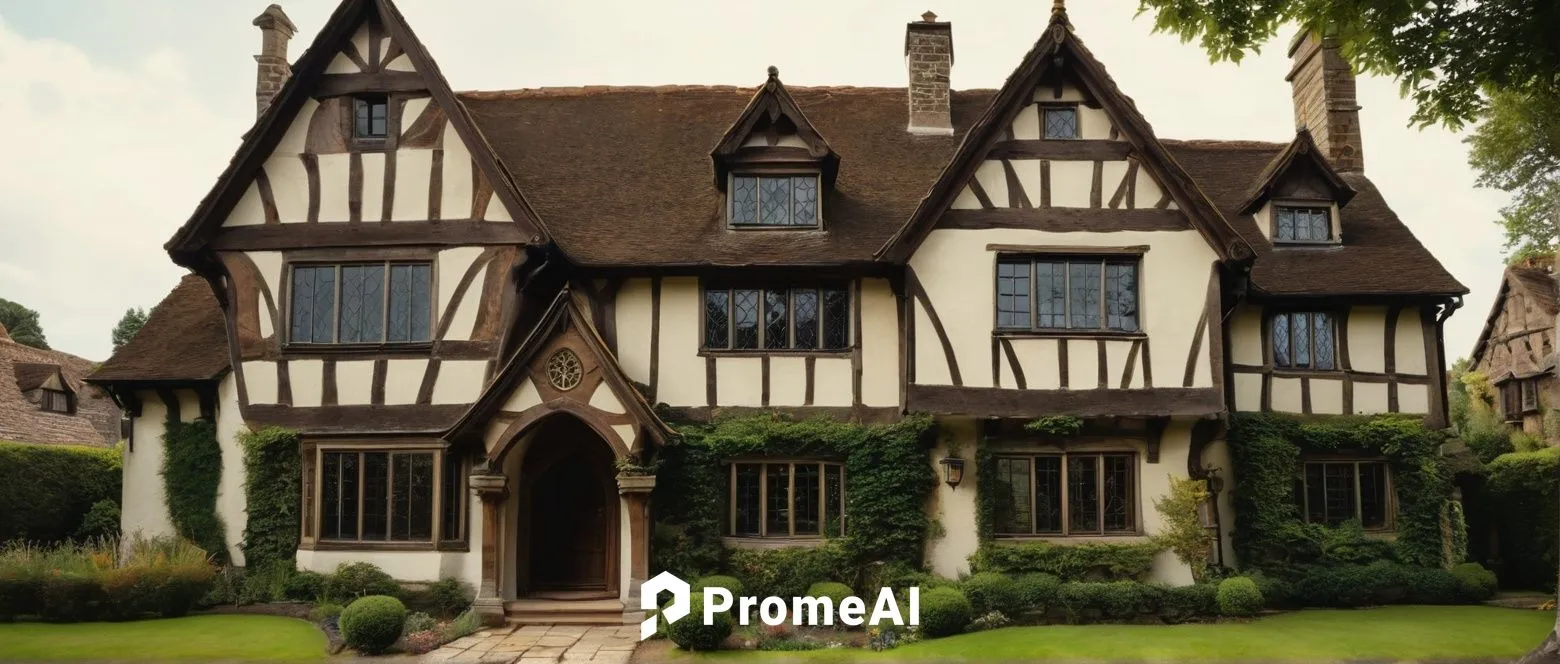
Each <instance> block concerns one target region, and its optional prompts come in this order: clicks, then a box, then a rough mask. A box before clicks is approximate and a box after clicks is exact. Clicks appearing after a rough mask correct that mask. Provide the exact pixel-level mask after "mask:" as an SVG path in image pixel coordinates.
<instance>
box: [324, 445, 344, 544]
mask: <svg viewBox="0 0 1560 664" xmlns="http://www.w3.org/2000/svg"><path fill="white" fill-rule="evenodd" d="M341 457H342V455H340V454H336V453H332V452H327V453H326V454H325V461H324V463H323V464H321V471H322V474H323V475H324V483H323V485H322V486H321V487H320V537H321V538H322V539H340V538H341Z"/></svg>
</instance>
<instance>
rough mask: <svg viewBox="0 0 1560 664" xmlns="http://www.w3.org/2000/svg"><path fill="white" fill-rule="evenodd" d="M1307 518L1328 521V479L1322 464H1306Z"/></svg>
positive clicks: (1321, 521)
mask: <svg viewBox="0 0 1560 664" xmlns="http://www.w3.org/2000/svg"><path fill="white" fill-rule="evenodd" d="M1305 487H1306V488H1305V520H1306V521H1307V522H1309V523H1326V522H1327V481H1326V474H1325V473H1323V469H1322V464H1319V463H1308V464H1306V465H1305Z"/></svg>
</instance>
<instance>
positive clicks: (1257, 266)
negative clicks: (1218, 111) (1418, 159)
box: [1165, 141, 1468, 296]
mask: <svg viewBox="0 0 1560 664" xmlns="http://www.w3.org/2000/svg"><path fill="white" fill-rule="evenodd" d="M1165 145H1166V146H1167V147H1168V148H1169V149H1170V152H1171V154H1173V155H1175V159H1176V161H1178V162H1180V163H1181V164H1182V165H1183V166H1185V167H1186V170H1187V172H1188V173H1190V174H1191V175H1192V177H1193V178H1195V179H1196V180H1197V183H1198V184H1199V185H1200V186H1201V187H1202V190H1203V191H1205V192H1207V194H1208V197H1209V198H1210V199H1212V200H1213V201H1214V203H1215V204H1216V205H1218V206H1219V209H1220V210H1222V211H1223V212H1224V215H1225V217H1226V218H1228V219H1229V220H1230V222H1231V223H1232V224H1233V225H1234V226H1235V228H1236V229H1237V230H1238V231H1239V232H1240V234H1241V237H1243V238H1245V240H1246V243H1247V244H1249V245H1251V247H1252V248H1253V249H1255V250H1256V252H1257V258H1256V261H1255V262H1254V263H1253V265H1252V268H1251V281H1252V284H1253V285H1254V286H1255V287H1256V288H1257V290H1259V291H1261V292H1262V293H1264V294H1267V295H1274V296H1312V295H1359V296H1364V295H1425V296H1446V295H1462V294H1465V293H1467V292H1468V288H1467V287H1465V286H1463V285H1462V284H1461V283H1459V282H1458V281H1457V279H1456V278H1454V277H1453V276H1452V275H1451V274H1450V273H1449V272H1447V271H1446V268H1444V267H1442V266H1441V263H1440V261H1437V260H1436V259H1435V256H1433V255H1431V254H1430V251H1429V250H1427V249H1425V247H1424V245H1422V244H1420V243H1419V240H1418V239H1416V238H1415V237H1414V234H1413V233H1412V232H1410V231H1409V230H1408V227H1407V226H1404V225H1403V222H1402V221H1401V220H1399V219H1398V217H1397V214H1396V213H1394V212H1393V211H1392V209H1391V208H1390V207H1388V206H1387V202H1386V200H1385V199H1383V198H1382V196H1381V192H1380V191H1379V190H1377V189H1376V185H1374V184H1372V183H1371V182H1370V180H1368V179H1366V178H1365V176H1364V175H1361V174H1359V173H1346V174H1344V175H1342V176H1341V177H1342V178H1343V181H1344V182H1346V183H1347V184H1348V185H1349V186H1350V187H1351V188H1353V189H1354V190H1355V191H1356V192H1357V194H1356V196H1355V197H1354V198H1353V200H1351V201H1350V202H1349V204H1348V205H1346V206H1344V207H1343V208H1342V209H1341V211H1340V212H1341V215H1340V216H1341V219H1340V220H1339V222H1340V224H1341V227H1342V234H1341V240H1342V242H1341V244H1339V245H1336V246H1327V247H1280V248H1277V249H1275V248H1274V247H1273V243H1272V242H1270V241H1269V240H1268V239H1267V236H1265V235H1263V233H1262V231H1261V229H1259V228H1258V227H1257V223H1256V221H1255V220H1254V219H1252V217H1251V216H1250V215H1247V214H1242V213H1241V211H1240V210H1241V208H1242V206H1244V205H1245V204H1246V202H1247V200H1248V199H1249V197H1250V191H1251V186H1252V178H1253V177H1254V176H1255V174H1257V173H1261V172H1262V170H1263V168H1264V167H1265V166H1267V165H1268V164H1269V163H1270V162H1272V161H1273V159H1274V158H1275V157H1276V156H1278V154H1279V153H1280V152H1282V151H1284V149H1285V148H1286V147H1287V144H1284V143H1266V142H1257V141H1165Z"/></svg>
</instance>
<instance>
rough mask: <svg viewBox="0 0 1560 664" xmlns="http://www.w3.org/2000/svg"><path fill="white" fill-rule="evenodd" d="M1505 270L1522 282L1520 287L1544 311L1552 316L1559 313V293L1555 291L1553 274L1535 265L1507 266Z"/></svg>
mask: <svg viewBox="0 0 1560 664" xmlns="http://www.w3.org/2000/svg"><path fill="white" fill-rule="evenodd" d="M1506 271H1507V272H1509V273H1510V274H1511V278H1512V279H1514V280H1516V281H1517V283H1519V284H1522V289H1523V291H1524V292H1525V293H1526V295H1527V296H1528V298H1529V299H1530V300H1532V302H1533V304H1536V305H1538V306H1540V307H1543V308H1544V311H1545V312H1547V313H1548V314H1549V315H1551V316H1553V315H1555V314H1557V313H1560V304H1557V300H1560V293H1557V292H1556V291H1557V290H1560V289H1557V287H1556V284H1555V276H1554V275H1553V274H1550V272H1549V270H1547V269H1544V268H1536V267H1508V268H1506Z"/></svg>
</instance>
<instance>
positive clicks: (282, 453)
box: [239, 427, 303, 569]
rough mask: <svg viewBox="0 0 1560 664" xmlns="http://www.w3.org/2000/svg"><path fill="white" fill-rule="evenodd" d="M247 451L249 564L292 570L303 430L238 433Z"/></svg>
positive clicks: (246, 541)
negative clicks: (299, 444)
mask: <svg viewBox="0 0 1560 664" xmlns="http://www.w3.org/2000/svg"><path fill="white" fill-rule="evenodd" d="M239 443H240V444H241V445H243V447H244V474H245V476H246V479H245V482H244V497H245V500H246V501H247V505H248V510H249V522H248V524H247V525H246V526H245V527H244V564H245V565H246V566H247V567H249V568H251V569H259V568H261V567H266V566H269V565H272V564H275V563H283V564H285V565H286V566H287V567H289V568H290V567H293V563H294V561H295V559H296V557H297V555H298V533H299V530H300V528H301V527H302V524H301V523H300V522H299V518H300V503H301V502H302V498H301V496H302V495H303V494H302V487H301V486H300V482H301V477H302V470H301V466H300V462H301V459H300V456H299V454H300V452H299V449H298V432H296V431H292V430H290V429H283V428H281V427H265V428H262V429H259V430H256V431H246V432H244V433H242V434H240V435H239Z"/></svg>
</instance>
